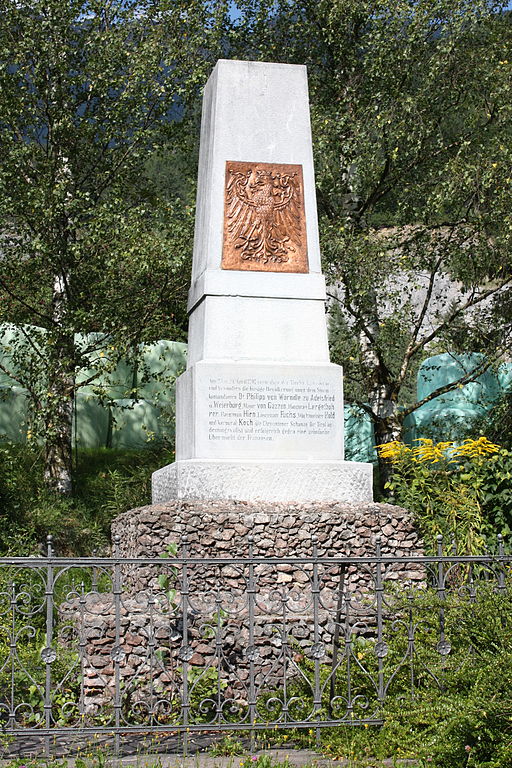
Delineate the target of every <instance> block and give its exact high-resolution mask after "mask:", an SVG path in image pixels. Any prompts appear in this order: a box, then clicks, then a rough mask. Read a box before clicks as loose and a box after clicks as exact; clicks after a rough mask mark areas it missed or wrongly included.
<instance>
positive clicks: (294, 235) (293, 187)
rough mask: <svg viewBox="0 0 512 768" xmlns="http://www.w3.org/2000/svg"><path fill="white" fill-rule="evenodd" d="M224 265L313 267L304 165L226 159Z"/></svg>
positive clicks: (294, 269)
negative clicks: (307, 240) (308, 233)
mask: <svg viewBox="0 0 512 768" xmlns="http://www.w3.org/2000/svg"><path fill="white" fill-rule="evenodd" d="M222 268H223V269H237V270H253V271H259V272H307V271H308V255H307V242H306V220H305V213H304V182H303V179H302V166H301V165H283V164H280V165H277V164H274V163H240V162H228V163H226V186H225V193H224V245H223V251H222Z"/></svg>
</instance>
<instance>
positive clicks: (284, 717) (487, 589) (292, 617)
mask: <svg viewBox="0 0 512 768" xmlns="http://www.w3.org/2000/svg"><path fill="white" fill-rule="evenodd" d="M174 553H175V554H174ZM511 568H512V558H511V557H510V556H509V555H506V554H505V553H504V549H503V542H502V540H501V538H499V539H498V547H497V552H496V553H495V554H493V555H491V554H487V555H484V556H473V557H465V556H461V555H458V554H457V552H456V551H455V550H454V549H453V548H451V547H450V548H449V551H448V552H446V551H444V549H443V543H442V539H441V537H439V539H438V550H437V554H436V555H435V556H429V557H428V556H415V555H413V554H411V555H410V556H409V557H390V556H387V555H386V556H384V555H383V554H382V551H381V545H380V542H379V541H378V540H377V541H376V544H375V554H374V555H373V556H368V557H347V556H343V557H326V556H323V555H322V554H321V553H319V549H318V545H317V542H316V540H315V539H314V538H313V540H312V541H311V556H309V557H289V558H281V557H280V558H270V557H260V556H258V555H257V553H256V552H255V545H254V542H253V541H252V540H251V539H249V540H248V543H247V556H246V557H244V558H239V557H236V558H232V557H223V558H207V557H195V556H194V553H193V552H191V551H190V548H189V545H188V543H187V539H186V537H183V538H182V540H181V543H180V545H179V548H178V547H176V550H173V549H172V548H171V551H170V553H168V556H166V557H164V558H158V557H146V558H136V559H135V558H124V557H121V556H120V555H119V551H118V541H115V542H114V546H113V556H112V557H93V558H62V557H56V556H55V553H54V552H53V549H52V545H51V539H49V541H48V551H47V555H46V556H45V557H31V558H19V557H16V558H4V559H1V560H0V724H1V729H2V731H3V733H4V735H5V736H7V737H9V738H12V739H13V740H14V741H13V743H14V744H15V743H17V742H16V740H23V739H27V738H30V739H32V742H31V743H32V744H34V745H39V746H36V747H34V749H41V751H44V752H45V753H46V754H51V753H52V750H53V748H54V746H53V745H54V743H55V742H54V739H55V737H56V736H58V737H59V738H60V737H69V736H70V735H72V736H74V737H76V738H78V739H80V738H82V739H83V738H86V737H87V736H88V735H91V734H96V735H98V734H99V735H100V736H102V737H103V738H112V744H113V748H114V749H115V750H116V751H118V750H119V747H120V744H121V741H122V740H123V739H124V738H125V737H129V736H130V734H132V735H133V734H136V733H140V732H141V731H143V732H144V733H146V734H147V733H150V734H152V735H155V736H157V735H158V734H164V733H169V732H172V733H178V734H182V736H183V737H184V739H185V741H186V739H187V738H190V737H191V735H192V734H194V732H198V731H210V732H211V731H231V730H236V731H247V732H248V733H249V732H250V733H254V732H256V731H257V730H262V729H275V728H278V729H281V728H308V729H313V730H314V731H318V729H321V728H325V727H328V726H333V725H342V724H350V725H358V724H363V723H367V724H370V723H372V724H376V723H379V722H381V717H382V704H383V702H384V701H385V699H386V697H387V696H389V695H390V694H391V693H397V694H402V695H404V696H408V697H414V695H415V692H417V691H418V690H419V689H424V688H426V687H428V686H434V687H437V688H441V689H442V688H443V686H445V685H446V684H447V682H446V681H447V679H448V678H449V672H450V670H451V669H453V668H456V667H457V665H459V664H461V663H462V661H463V660H467V658H468V657H471V654H472V651H473V649H472V640H471V638H468V637H464V636H462V635H461V630H460V621H459V618H460V616H462V615H463V614H464V612H467V611H468V610H471V611H473V612H478V610H479V605H480V604H481V601H487V602H489V600H490V601H491V602H492V601H493V604H494V605H495V611H496V616H499V617H500V621H502V622H504V621H508V620H509V618H507V617H510V610H509V606H510V596H511V581H512V580H511ZM507 611H508V613H507ZM20 743H21V742H20Z"/></svg>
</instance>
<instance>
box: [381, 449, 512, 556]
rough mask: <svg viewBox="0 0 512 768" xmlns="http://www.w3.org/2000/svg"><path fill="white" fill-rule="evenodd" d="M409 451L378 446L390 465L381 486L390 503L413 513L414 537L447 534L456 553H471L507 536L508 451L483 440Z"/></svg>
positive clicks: (511, 514)
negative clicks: (417, 533)
mask: <svg viewBox="0 0 512 768" xmlns="http://www.w3.org/2000/svg"><path fill="white" fill-rule="evenodd" d="M419 443H420V444H419V445H418V446H417V447H415V448H410V447H409V446H407V445H405V444H404V443H400V442H398V441H394V442H392V443H386V444H384V445H381V446H379V453H380V455H381V457H382V458H383V459H385V460H388V461H389V462H390V463H391V464H392V467H393V473H392V476H391V479H390V480H389V481H388V482H387V483H386V489H387V490H388V492H389V494H390V497H391V501H392V502H394V503H396V504H399V505H400V506H403V507H405V508H406V509H408V510H409V511H410V512H412V513H413V515H414V517H415V521H416V523H417V525H418V527H419V530H420V533H421V534H422V535H423V536H424V537H425V539H426V541H433V540H434V539H435V536H436V535H437V534H439V533H441V534H443V535H447V536H453V537H454V538H455V539H456V541H457V544H458V547H459V550H460V551H461V552H464V553H465V554H477V553H479V552H481V551H482V550H483V549H484V547H485V545H486V544H487V545H488V544H491V543H493V541H492V540H493V538H495V536H496V534H497V533H501V534H502V535H504V536H507V535H509V534H510V533H512V484H511V480H512V453H511V452H510V451H508V450H506V449H504V448H501V447H500V446H499V445H495V444H494V443H491V442H490V441H489V440H487V438H485V437H480V438H478V439H477V440H471V439H467V440H464V441H463V442H462V443H461V444H459V445H457V444H456V443H453V442H441V443H434V442H433V441H432V440H428V439H424V438H421V439H420V440H419Z"/></svg>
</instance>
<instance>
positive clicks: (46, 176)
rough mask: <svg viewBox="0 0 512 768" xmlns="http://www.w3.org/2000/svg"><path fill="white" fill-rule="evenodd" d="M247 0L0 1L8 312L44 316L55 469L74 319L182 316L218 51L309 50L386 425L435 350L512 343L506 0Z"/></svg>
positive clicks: (328, 256)
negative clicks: (206, 96) (205, 110)
mask: <svg viewBox="0 0 512 768" xmlns="http://www.w3.org/2000/svg"><path fill="white" fill-rule="evenodd" d="M236 5H237V7H238V13H236V14H233V13H232V12H231V13H230V9H231V5H230V4H229V3H228V2H221V1H219V2H216V3H209V2H200V1H199V0H187V1H186V2H185V1H184V2H167V1H165V0H158V1H156V0H155V1H154V2H152V1H151V0H149V1H147V2H136V1H135V0H127V1H126V2H124V1H123V2H121V1H119V2H106V0H98V1H97V2H73V1H71V2H69V3H62V2H60V0H48V1H47V2H40V1H39V0H35V1H34V2H30V3H28V2H27V3H23V2H18V1H17V2H14V0H2V2H1V3H0V14H1V21H2V23H1V24H0V52H1V53H0V62H1V65H0V85H1V91H2V96H1V99H0V128H1V136H0V152H1V161H0V215H1V219H2V222H3V224H2V235H1V237H2V245H1V258H0V299H1V305H0V321H9V322H14V323H31V324H33V325H36V326H40V327H42V328H43V329H45V330H44V334H41V338H40V339H39V341H38V344H37V345H36V346H37V348H38V350H39V349H42V350H43V353H44V354H41V355H40V358H41V360H42V361H43V366H44V367H45V369H46V378H45V377H41V376H39V378H38V380H37V381H38V383H37V386H36V387H34V386H33V385H32V384H31V382H30V381H23V382H21V383H23V384H24V386H32V389H33V393H32V394H33V402H34V403H35V404H36V409H39V410H40V412H41V413H42V414H43V419H42V423H43V432H44V437H45V440H46V443H47V446H48V467H49V475H50V479H51V478H52V477H53V480H54V482H55V485H56V486H57V487H60V486H66V485H67V486H69V472H68V470H67V469H66V471H65V472H64V474H62V472H61V470H62V467H63V466H65V467H69V439H68V438H69V405H70V402H71V399H72V396H73V392H74V390H75V388H76V380H75V373H76V370H77V368H79V367H80V365H81V363H82V362H83V359H84V357H86V355H87V350H86V349H83V348H82V349H81V350H77V348H76V345H73V334H74V333H76V332H77V331H80V332H99V333H100V334H101V333H102V334H104V335H105V336H108V337H109V339H111V340H112V345H113V346H114V347H115V349H116V350H118V351H119V353H121V352H122V350H123V349H124V348H125V347H126V346H127V345H128V344H130V343H133V342H134V341H137V340H141V339H142V338H151V337H153V338H154V337H155V334H157V335H159V336H160V337H161V336H162V335H163V334H166V335H170V334H172V335H173V336H174V337H176V336H177V334H181V333H183V329H184V324H185V309H184V299H185V295H186V288H187V283H188V263H189V257H190V251H191V241H192V222H193V205H192V197H193V186H194V182H193V179H194V176H195V157H196V150H197V141H198V115H199V109H198V104H199V95H200V90H201V88H202V86H203V84H204V83H205V81H206V79H207V76H208V75H209V73H210V71H211V68H212V66H213V65H214V63H215V61H216V59H217V58H219V57H220V56H222V57H225V58H241V59H260V60H270V61H283V62H290V63H300V64H307V66H308V72H309V83H310V96H311V113H312V127H313V140H314V152H315V164H316V178H317V199H318V208H319V217H320V230H321V241H322V249H323V258H324V268H325V271H326V273H327V276H328V282H329V284H330V286H331V288H330V294H331V304H330V311H331V326H332V350H333V354H334V358H335V360H336V361H337V362H340V363H342V364H343V366H344V368H345V382H346V392H347V395H348V397H349V399H351V400H352V401H356V402H359V403H360V404H361V405H362V407H364V408H365V409H366V410H367V411H368V412H369V413H370V414H371V416H372V419H373V421H374V424H375V428H376V433H377V439H378V440H379V441H385V440H387V439H390V438H391V437H395V436H397V435H398V434H399V432H400V430H401V426H402V423H403V419H404V417H405V415H406V414H407V413H408V412H412V411H413V410H414V409H415V408H417V407H418V406H419V405H420V403H419V402H418V401H417V400H416V399H415V392H414V387H413V379H414V373H415V370H416V369H417V366H418V364H419V362H421V360H422V359H424V358H425V357H426V356H428V355H429V354H431V353H432V352H438V351H443V350H445V349H449V350H451V351H457V350H459V349H464V350H470V351H485V352H486V355H487V357H486V363H485V364H486V365H487V364H489V363H492V361H493V360H495V359H499V357H500V355H502V354H503V350H504V349H505V348H506V346H507V345H508V344H509V342H510V332H511V317H512V311H511V306H512V302H511V291H510V283H511V279H512V261H511V255H510V254H511V237H512V218H511V212H510V204H509V201H510V188H511V183H512V182H511V173H510V168H511V159H512V157H511V153H512V141H511V138H512V136H511V112H512V98H511V96H512V93H511V87H512V86H511V67H512V53H511V23H510V14H507V13H504V12H503V7H502V4H500V3H495V2H491V0H417V1H416V2H414V3H411V2H409V0H395V1H394V2H389V0H302V1H300V0H238V2H237V3H236ZM38 354H39V352H38ZM477 373H478V371H476V372H475V375H476V374H477ZM43 379H44V384H41V381H43ZM456 385H457V384H456V383H454V384H453V386H456ZM36 390H37V391H36ZM434 394H435V393H434ZM65 446H68V447H67V448H66V447H65ZM56 456H57V457H58V456H60V457H61V460H59V461H60V469H56V467H58V466H59V461H57V460H56ZM52 465H53V469H51V467H52ZM59 473H60V474H59ZM59 477H61V479H59ZM62 478H64V479H63V480H62Z"/></svg>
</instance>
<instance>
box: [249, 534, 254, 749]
mask: <svg viewBox="0 0 512 768" xmlns="http://www.w3.org/2000/svg"><path fill="white" fill-rule="evenodd" d="M247 542H248V554H249V564H248V565H249V576H248V580H247V604H248V605H247V608H248V617H247V620H248V622H249V628H248V629H249V646H248V648H247V658H248V660H249V722H250V724H251V730H250V739H251V746H250V749H251V753H252V752H254V721H255V719H256V689H255V679H254V661H255V659H256V648H255V645H254V601H255V596H256V584H255V581H254V559H253V558H254V537H253V536H249V538H248V540H247Z"/></svg>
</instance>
